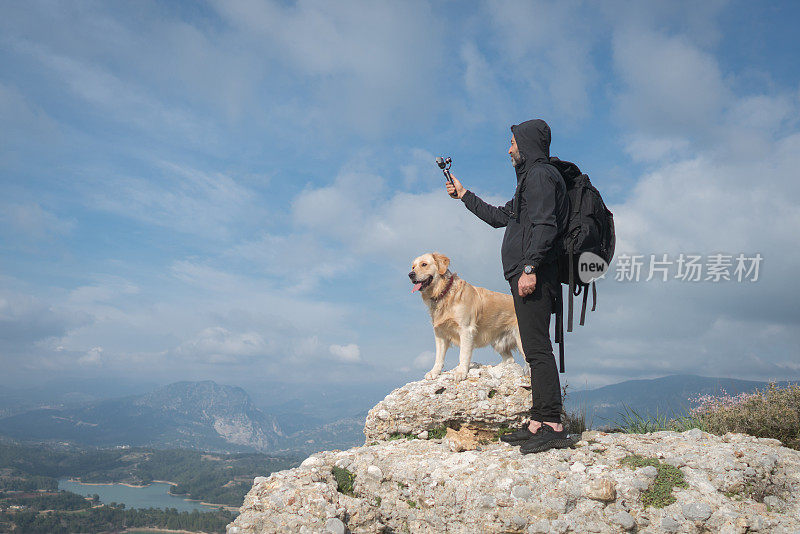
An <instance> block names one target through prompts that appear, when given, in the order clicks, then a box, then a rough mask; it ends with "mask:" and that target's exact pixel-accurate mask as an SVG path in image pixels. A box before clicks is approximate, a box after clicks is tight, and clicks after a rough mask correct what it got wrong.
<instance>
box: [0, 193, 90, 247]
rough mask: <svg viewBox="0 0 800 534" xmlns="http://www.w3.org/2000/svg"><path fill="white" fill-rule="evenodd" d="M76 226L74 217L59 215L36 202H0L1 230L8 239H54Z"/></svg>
mask: <svg viewBox="0 0 800 534" xmlns="http://www.w3.org/2000/svg"><path fill="white" fill-rule="evenodd" d="M74 228H75V220H74V219H73V218H69V217H59V216H58V215H56V214H55V213H53V212H52V211H50V210H47V209H44V208H42V206H40V205H39V204H38V203H36V202H29V203H24V204H18V203H7V202H4V203H2V204H0V232H2V235H3V237H5V238H6V239H10V240H14V239H19V238H20V237H24V238H25V239H32V240H37V241H38V240H46V241H53V240H54V239H55V238H57V237H60V236H63V235H66V234H69V233H70V232H72V231H73V229H74Z"/></svg>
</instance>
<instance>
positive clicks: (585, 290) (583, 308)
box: [581, 286, 589, 326]
mask: <svg viewBox="0 0 800 534" xmlns="http://www.w3.org/2000/svg"><path fill="white" fill-rule="evenodd" d="M588 296H589V286H584V287H583V304H582V305H581V326H583V321H584V320H585V319H586V297H588Z"/></svg>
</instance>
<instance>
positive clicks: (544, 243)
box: [446, 119, 570, 454]
mask: <svg viewBox="0 0 800 534" xmlns="http://www.w3.org/2000/svg"><path fill="white" fill-rule="evenodd" d="M511 134H512V135H511V147H510V148H509V149H508V154H509V156H511V160H512V163H513V165H514V170H515V171H516V174H517V188H516V191H515V192H514V197H513V198H512V199H511V200H509V201H508V202H507V203H506V205H505V206H502V207H497V206H492V205H490V204H487V203H486V202H484V201H483V200H481V199H480V198H478V196H477V195H475V194H474V193H473V192H472V191H469V190H467V189H465V188H464V187H463V186H462V185H461V182H460V181H458V179H456V178H455V177H454V176H453V183H452V184H451V183H449V182H448V183H447V185H446V187H447V192H448V194H450V195H451V196H452V195H454V194H455V195H457V198H460V199H461V201H462V202H464V205H466V207H467V209H469V210H470V211H471V212H472V213H474V214H475V215H477V216H478V217H479V218H480V219H481V220H483V221H484V222H486V223H488V224H490V225H492V226H493V227H495V228H500V227H503V226H505V228H506V230H505V235H504V236H503V245H502V247H501V257H502V262H503V274H504V276H505V278H506V280H508V283H509V285H510V286H511V294H512V295H513V297H514V310H515V311H516V314H517V322H518V324H519V333H520V337H521V338H522V348H523V349H524V351H525V355H524V356H525V359H526V360H527V362H528V364H529V365H530V368H531V391H532V398H533V406H532V408H531V420H530V422H529V423H526V424H523V425H522V427H521V428H519V429H518V430H516V431H515V432H512V433H510V434H505V435H504V436H502V437H501V438H500V439H502V440H503V441H505V442H506V443H510V444H512V445H520V446H521V447H520V450H521V451H522V453H523V454H525V453H530V452H541V451H545V450H547V449H551V448H561V447H566V446H568V445H569V444H570V442H569V439H568V436H567V432H566V431H565V430H564V428H563V426H562V424H561V384H560V382H559V378H558V368H557V367H556V362H555V358H554V356H553V346H552V344H551V343H550V314H551V313H552V312H553V311H554V310H555V304H556V302H557V299H559V298H560V297H561V286H560V284H559V280H558V261H557V259H558V257H557V255H558V250H557V248H556V243H557V239H558V237H559V236H560V235H561V234H562V233H563V232H564V231H565V229H566V227H567V221H568V218H569V198H568V197H567V193H566V186H565V185H564V179H563V178H562V177H561V174H560V173H559V172H558V171H557V170H556V169H555V167H553V166H552V165H550V164H549V161H550V127H549V126H548V125H547V123H546V122H545V121H543V120H541V119H535V120H530V121H526V122H523V123H522V124H516V125H514V126H512V127H511Z"/></svg>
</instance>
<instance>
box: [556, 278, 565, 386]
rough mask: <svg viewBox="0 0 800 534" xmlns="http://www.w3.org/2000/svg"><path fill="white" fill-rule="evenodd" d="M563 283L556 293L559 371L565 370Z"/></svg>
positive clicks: (559, 285)
mask: <svg viewBox="0 0 800 534" xmlns="http://www.w3.org/2000/svg"><path fill="white" fill-rule="evenodd" d="M563 295H564V294H563V292H562V289H561V284H558V293H557V295H556V300H557V301H558V302H556V343H558V364H559V372H560V373H563V372H564V296H563Z"/></svg>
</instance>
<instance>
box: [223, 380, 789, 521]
mask: <svg viewBox="0 0 800 534" xmlns="http://www.w3.org/2000/svg"><path fill="white" fill-rule="evenodd" d="M495 369H496V368H495ZM491 371H492V369H491V368H490V369H486V368H479V369H478V371H477V372H476V373H474V374H473V375H472V376H473V377H475V378H476V380H475V381H474V382H473V383H472V387H473V388H476V389H481V388H482V389H483V390H486V389H487V388H489V389H495V390H496V391H497V393H495V394H494V395H493V396H492V398H494V397H495V396H497V395H501V393H500V392H501V388H502V385H500V384H497V383H495V382H492V385H489V382H490V381H494V380H499V379H496V378H494V377H491ZM508 372H509V373H513V374H516V371H510V370H508ZM485 373H487V374H485ZM509 376H510V375H509ZM440 380H441V384H442V385H449V386H450V387H454V388H456V391H459V393H458V394H457V395H456V397H455V399H462V398H465V399H466V398H468V399H473V393H467V391H466V390H464V391H462V390H460V389H458V387H459V386H456V384H455V383H454V382H452V381H451V382H449V383H448V382H447V380H446V379H444V380H442V379H440ZM416 384H417V385H416V386H412V385H408V386H405V387H406V388H407V391H408V392H407V393H406V394H405V395H399V394H398V390H395V391H394V392H392V394H390V395H389V397H387V399H386V400H384V401H383V402H382V403H381V404H379V406H382V408H381V409H385V410H387V411H389V408H388V407H393V406H394V407H397V406H399V404H397V403H398V402H405V401H404V400H402V399H405V398H406V397H409V396H418V397H417V398H419V399H422V398H433V399H434V402H439V401H438V400H437V398H436V397H431V396H430V392H428V393H426V394H425V395H423V394H422V393H421V391H422V390H424V391H428V389H430V385H432V384H434V383H432V382H431V383H425V382H420V383H416ZM466 384H469V382H466ZM498 386H499V387H498ZM440 387H441V386H440ZM401 389H403V388H401ZM509 391H510V388H509ZM515 394H516V393H514V392H510V393H509V395H515ZM426 395H427V396H426ZM433 395H441V394H436V393H435V391H434V393H433ZM477 395H478V394H477V393H475V398H477ZM487 398H488V397H487ZM483 400H486V399H483ZM387 401H392V402H388V403H387ZM455 402H457V400H456V401H455ZM469 402H473V400H470V401H469ZM479 402H482V400H477V401H474V403H475V404H477V403H479ZM497 402H498V404H497V406H500V405H501V404H500V402H499V401H497ZM393 403H394V404H393ZM444 404H446V403H443V409H444V410H445V411H446V413H447V414H449V415H447V416H442V417H441V418H440V419H435V420H430V421H428V422H426V423H425V425H428V424H430V423H434V422H439V423H443V422H445V420H446V419H447V418H448V417H450V416H451V415H453V414H456V415H458V414H462V413H463V414H466V413H472V412H470V411H469V410H471V408H470V409H467V408H466V407H464V406H462V407H460V408H458V407H450V408H444ZM387 406H388V407H387ZM502 406H508V404H506V403H503V404H502ZM406 407H407V406H406ZM376 408H378V406H376ZM423 409H424V407H421V408H420V412H421V411H422V410H423ZM373 411H375V410H373ZM370 415H372V412H371V413H370ZM495 415H496V416H497V419H492V417H491V416H489V415H487V414H485V413H483V414H481V417H482V419H480V421H481V425H484V424H486V423H487V422H488V423H491V424H494V423H495V422H497V423H499V422H500V421H502V420H503V419H501V417H508V413H503V414H495ZM376 417H377V413H376V414H375V417H372V418H370V419H368V423H367V426H368V428H366V429H365V434H366V435H367V436H371V437H375V436H386V437H389V435H388V434H387V433H391V432H393V431H392V430H390V428H392V427H391V426H390V425H391V424H394V423H392V422H399V421H403V422H404V423H407V424H410V423H409V422H408V419H406V415H405V414H404V413H400V412H390V415H389V417H387V418H385V419H380V423H378V424H380V425H381V426H380V427H375V428H370V427H369V425H370V422H371V421H376ZM460 423H462V424H463V426H462V429H463V428H468V427H469V423H470V420H469V419H461V420H460ZM425 425H419V426H416V427H412V432H410V433H409V434H410V435H411V436H412V437H403V438H398V439H375V440H370V438H369V437H368V441H367V443H366V444H365V445H363V446H361V447H355V448H352V449H349V450H346V451H338V450H335V451H326V452H320V453H316V454H314V455H312V456H310V457H308V458H307V459H306V460H305V461H304V462H303V463H302V464H301V465H300V466H299V467H297V468H294V469H290V470H286V471H280V472H276V473H273V474H272V475H270V476H269V477H259V478H257V479H256V480H255V482H254V485H253V488H252V490H251V491H250V492H249V493H248V494H247V496H246V497H245V501H244V504H243V506H242V508H241V513H240V515H239V516H238V517H237V519H236V520H235V521H234V522H233V523H232V524H231V525H229V527H228V532H229V534H244V533H248V534H249V533H256V532H300V533H303V532H305V533H317V532H337V533H338V532H341V533H343V532H353V533H367V532H369V533H374V532H412V533H417V532H421V533H440V532H464V533H468V532H469V533H473V532H517V533H537V532H542V533H545V532H556V533H566V532H650V533H656V532H692V533H694V532H730V533H734V532H738V533H744V532H796V531H798V529H800V519H798V518H800V493H799V492H800V452H798V451H796V450H792V449H788V448H786V447H783V446H781V444H780V442H778V441H777V440H773V439H764V438H755V437H751V436H747V435H743V434H726V435H724V436H716V435H712V434H707V433H705V432H702V431H700V430H698V429H693V430H689V431H687V432H683V433H677V432H655V433H650V434H620V433H604V432H596V431H594V432H585V433H584V434H583V435H582V436H581V439H580V440H578V441H576V443H575V444H574V446H573V448H569V449H559V450H549V451H546V452H543V453H538V454H528V455H522V454H521V453H520V451H519V448H517V447H511V446H509V445H506V444H504V443H502V442H499V441H497V440H496V439H489V438H487V437H486V436H483V437H482V438H480V439H478V440H477V444H476V448H475V449H474V450H466V451H464V452H455V450H454V447H452V443H450V441H451V439H449V438H447V437H444V438H436V439H416V438H414V437H413V434H414V431H417V430H419V429H420V428H423V427H424V426H425ZM453 426H458V425H456V424H454V425H453ZM453 426H451V427H450V429H451V431H453V432H457V433H463V432H462V430H461V429H460V430H455V429H454V428H453ZM397 431H399V430H394V432H397ZM421 432H424V430H419V433H421ZM391 437H392V438H396V437H397V434H394V435H392V436H391ZM452 437H453V436H451V438H452ZM494 438H496V435H495V436H494ZM456 450H457V448H456Z"/></svg>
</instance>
